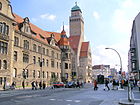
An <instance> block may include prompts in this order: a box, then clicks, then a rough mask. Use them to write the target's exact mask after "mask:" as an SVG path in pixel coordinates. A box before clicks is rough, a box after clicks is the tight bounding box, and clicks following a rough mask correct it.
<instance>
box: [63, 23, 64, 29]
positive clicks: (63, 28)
mask: <svg viewBox="0 0 140 105" xmlns="http://www.w3.org/2000/svg"><path fill="white" fill-rule="evenodd" d="M63 30H64V22H63Z"/></svg>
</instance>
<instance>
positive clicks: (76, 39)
mask: <svg viewBox="0 0 140 105" xmlns="http://www.w3.org/2000/svg"><path fill="white" fill-rule="evenodd" d="M79 41H80V35H77V36H70V37H69V43H70V46H71V48H72V49H73V50H74V51H75V52H77V49H78V45H79Z"/></svg>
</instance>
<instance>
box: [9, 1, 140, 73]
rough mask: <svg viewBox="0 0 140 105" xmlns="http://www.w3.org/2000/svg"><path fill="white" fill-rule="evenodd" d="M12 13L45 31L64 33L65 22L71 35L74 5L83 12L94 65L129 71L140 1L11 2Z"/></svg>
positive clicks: (86, 36)
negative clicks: (131, 44)
mask: <svg viewBox="0 0 140 105" xmlns="http://www.w3.org/2000/svg"><path fill="white" fill-rule="evenodd" d="M10 1H11V5H12V8H13V12H14V13H16V14H18V15H19V16H21V17H23V18H24V17H29V19H30V22H31V23H33V24H35V25H37V26H38V27H40V28H42V29H43V30H47V31H53V32H61V30H62V25H63V22H64V25H65V30H66V32H67V35H69V16H70V14H71V8H72V7H73V6H75V2H77V5H78V6H79V7H80V8H81V10H82V15H83V18H84V22H85V24H84V27H85V30H84V32H85V34H84V35H85V41H90V47H91V51H92V60H93V61H92V64H93V65H100V64H105V65H110V66H111V67H112V68H116V69H119V68H120V61H119V56H118V55H117V53H116V52H114V51H113V50H110V49H108V50H107V49H105V48H106V47H108V48H113V49H115V50H117V51H118V52H119V54H120V56H121V59H122V68H123V71H127V69H128V68H127V65H128V51H129V45H130V36H131V29H132V22H133V20H134V19H135V17H136V16H137V14H138V13H139V12H140V0H77V1H76V0H10Z"/></svg>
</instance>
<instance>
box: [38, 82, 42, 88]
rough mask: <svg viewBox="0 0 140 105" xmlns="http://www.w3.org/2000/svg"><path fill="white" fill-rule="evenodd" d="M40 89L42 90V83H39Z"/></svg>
mask: <svg viewBox="0 0 140 105" xmlns="http://www.w3.org/2000/svg"><path fill="white" fill-rule="evenodd" d="M39 88H40V89H42V82H41V81H40V82H39Z"/></svg>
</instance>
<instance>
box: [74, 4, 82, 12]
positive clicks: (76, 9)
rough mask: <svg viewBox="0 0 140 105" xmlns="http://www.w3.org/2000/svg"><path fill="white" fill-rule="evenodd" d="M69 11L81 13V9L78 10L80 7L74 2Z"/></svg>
mask: <svg viewBox="0 0 140 105" xmlns="http://www.w3.org/2000/svg"><path fill="white" fill-rule="evenodd" d="M71 11H72V12H73V11H80V12H82V11H81V9H80V7H79V6H78V5H77V2H75V6H74V7H72V8H71Z"/></svg>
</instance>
